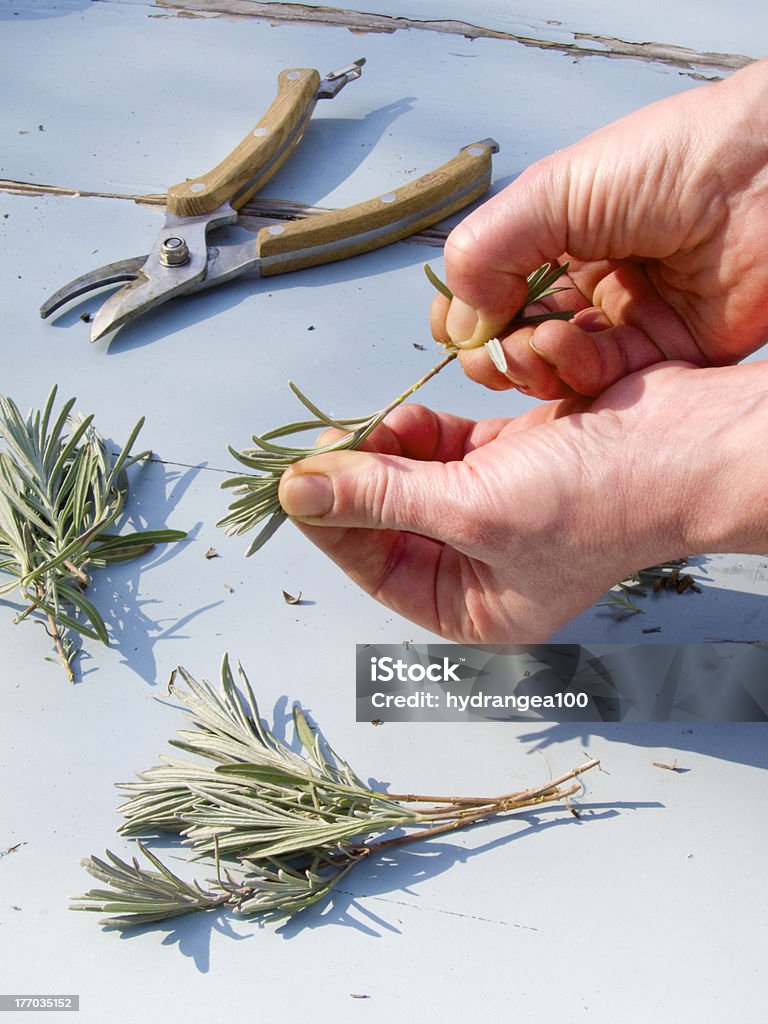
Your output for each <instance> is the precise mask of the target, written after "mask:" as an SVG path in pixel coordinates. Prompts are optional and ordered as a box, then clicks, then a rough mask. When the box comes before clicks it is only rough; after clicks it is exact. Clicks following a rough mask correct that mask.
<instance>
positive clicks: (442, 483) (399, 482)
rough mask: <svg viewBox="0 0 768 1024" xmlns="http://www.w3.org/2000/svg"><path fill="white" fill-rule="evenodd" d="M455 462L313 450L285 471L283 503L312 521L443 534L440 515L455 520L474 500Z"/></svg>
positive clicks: (298, 516) (294, 515) (286, 508)
mask: <svg viewBox="0 0 768 1024" xmlns="http://www.w3.org/2000/svg"><path fill="white" fill-rule="evenodd" d="M451 466H452V467H453V468H452V469H449V467H448V466H446V465H444V464H442V463H436V462H415V461H413V460H411V459H406V458H403V457H402V456H397V455H383V454H380V453H375V452H362V451H344V452H330V453H328V454H326V455H313V456H311V457H310V458H307V459H303V460H302V461H301V462H297V463H296V464H295V465H293V466H291V467H290V468H289V469H288V470H286V472H285V473H284V474H283V478H282V480H281V482H280V490H279V498H280V504H281V505H282V507H283V509H284V511H285V512H287V514H288V515H289V516H291V517H292V518H294V519H299V520H301V521H302V522H305V523H309V524H311V525H313V526H339V527H360V528H368V529H374V530H407V531H411V532H414V533H419V534H421V535H423V536H426V537H433V538H436V539H441V538H440V536H439V534H440V533H441V532H442V531H441V527H440V523H438V522H437V521H436V520H437V519H438V518H439V519H440V520H442V521H443V523H445V520H446V519H448V520H453V521H454V522H455V521H456V517H457V516H458V515H459V514H460V512H461V511H463V510H464V509H465V508H466V509H467V510H468V508H469V504H470V500H469V495H468V494H467V488H461V487H459V486H458V475H457V473H456V472H455V471H456V470H460V467H461V463H452V464H451Z"/></svg>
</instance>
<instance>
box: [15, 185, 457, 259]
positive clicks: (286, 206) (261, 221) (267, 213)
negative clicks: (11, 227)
mask: <svg viewBox="0 0 768 1024" xmlns="http://www.w3.org/2000/svg"><path fill="white" fill-rule="evenodd" d="M0 192H4V193H6V194H7V195H12V196H59V197H62V198H70V199H76V198H83V199H121V200H123V201H128V202H131V203H138V204H139V205H141V206H160V207H162V206H165V200H166V197H165V196H164V195H131V194H129V193H125V192H93V191H86V190H84V189H77V188H66V187H62V186H60V185H45V184H40V183H39V182H31V181H15V180H13V179H10V178H5V179H3V178H0ZM329 212H331V210H330V208H329V207H326V206H308V205H307V204H306V203H299V202H295V201H294V200H289V199H259V198H258V197H257V198H255V199H251V200H249V202H247V203H246V204H245V206H243V207H242V208H241V209H240V212H239V215H238V224H239V225H240V226H241V227H244V228H246V229H247V230H249V231H259V230H260V229H261V228H263V227H266V226H267V225H268V224H274V223H275V221H281V220H286V221H291V220H301V219H303V218H304V217H313V216H315V215H317V214H319V213H329ZM448 230H449V229H447V228H441V227H440V225H439V224H435V225H434V226H433V227H431V228H425V229H424V230H423V231H419V232H418V233H417V234H415V235H409V236H408V237H407V238H403V239H401V241H403V242H409V243H411V244H415V245H432V246H438V247H440V248H442V246H443V245H444V244H445V240H446V238H447V237H448Z"/></svg>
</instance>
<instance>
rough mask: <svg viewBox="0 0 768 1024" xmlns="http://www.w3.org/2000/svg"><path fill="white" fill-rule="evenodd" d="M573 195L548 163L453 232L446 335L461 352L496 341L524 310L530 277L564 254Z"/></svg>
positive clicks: (449, 244) (447, 263)
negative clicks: (565, 203) (567, 199)
mask: <svg viewBox="0 0 768 1024" xmlns="http://www.w3.org/2000/svg"><path fill="white" fill-rule="evenodd" d="M553 175H554V178H553ZM555 178H556V179H559V182H560V185H559V186H558V185H557V183H556V181H555V180H554V179H555ZM566 191H567V188H566V185H565V179H564V175H563V171H562V167H561V169H560V170H557V164H556V163H555V162H553V161H552V160H551V159H550V160H544V161H541V162H540V163H539V164H536V165H535V166H534V167H533V168H530V169H529V170H528V171H526V172H525V173H524V174H522V175H521V176H520V177H519V178H518V179H517V180H516V181H515V182H514V183H513V184H512V185H510V186H508V187H507V188H506V189H504V190H503V191H502V192H500V193H499V194H498V195H496V196H494V197H493V198H492V199H490V200H488V202H486V203H484V204H483V205H482V206H481V207H480V208H479V209H478V210H476V211H474V212H473V213H471V214H470V215H469V216H468V217H466V218H465V219H464V220H463V221H462V222H461V223H460V224H459V225H458V226H457V227H456V228H454V229H453V231H452V232H451V233H450V235H449V236H448V239H447V241H446V245H445V268H446V281H447V284H448V287H449V288H450V289H451V291H452V292H453V294H454V298H453V301H452V302H451V305H450V309H449V310H448V313H447V318H446V329H447V332H448V335H449V337H450V338H451V340H452V341H453V342H454V344H455V345H457V346H459V347H461V348H475V347H477V346H479V345H482V344H483V343H484V342H485V341H488V340H489V339H490V338H492V337H495V336H496V335H497V334H498V333H499V332H500V331H501V330H502V329H503V328H504V326H505V325H506V324H508V323H509V321H510V320H511V319H512V317H513V316H514V315H515V314H516V313H517V312H518V310H520V309H521V308H522V306H523V305H524V303H525V298H526V295H527V283H526V277H527V275H528V274H530V273H531V271H533V270H535V269H536V268H537V267H538V266H540V265H541V264H542V263H544V262H546V261H547V260H548V259H552V254H553V253H560V252H563V251H564V250H565V248H566V244H565V237H564V235H565V232H566V230H567V218H566V216H565V211H564V210H562V209H561V202H560V200H561V198H562V197H563V196H564V194H565V192H566Z"/></svg>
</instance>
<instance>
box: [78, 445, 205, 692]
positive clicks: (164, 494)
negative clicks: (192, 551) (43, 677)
mask: <svg viewBox="0 0 768 1024" xmlns="http://www.w3.org/2000/svg"><path fill="white" fill-rule="evenodd" d="M204 468H205V467H204V465H200V466H194V467H189V468H186V469H176V468H169V467H168V466H167V465H166V464H164V463H162V462H160V461H159V460H157V459H153V460H152V462H151V463H150V464H149V465H142V466H138V467H136V468H135V469H134V470H133V473H134V474H139V476H138V478H137V476H134V477H133V480H132V482H131V483H132V486H131V492H130V495H129V498H128V503H127V517H126V518H125V519H124V520H123V521H122V523H121V528H120V532H122V533H127V532H130V531H131V530H139V529H144V528H149V529H161V528H163V527H164V525H165V523H166V522H167V521H168V517H169V515H170V514H171V512H172V511H173V510H174V508H175V507H176V505H177V504H178V503H179V501H181V499H182V498H183V495H184V494H185V493H186V491H187V490H188V488H189V487H190V486H191V484H192V482H193V480H194V478H195V476H196V474H197V473H199V472H200V470H201V469H204ZM184 525H185V526H186V527H187V538H186V540H184V541H175V542H171V543H169V544H161V545H158V546H157V547H155V548H153V549H152V550H151V551H150V552H149V553H148V554H147V555H145V556H144V557H142V558H139V559H136V560H134V561H130V562H123V563H115V564H112V565H108V566H106V567H105V568H104V569H100V570H99V571H98V572H97V573H95V574H94V578H93V583H92V585H91V587H90V588H89V592H90V593H91V594H92V597H93V600H94V603H95V604H96V606H97V607H98V609H99V611H100V612H101V615H102V617H103V618H104V622H105V623H106V626H107V630H108V632H109V636H110V646H112V647H113V648H115V649H116V650H117V651H119V652H120V655H121V658H122V661H123V663H124V664H126V665H128V666H129V667H130V668H131V669H133V671H134V672H136V673H137V674H138V675H139V676H140V677H141V678H142V679H144V680H146V681H147V682H150V683H154V681H155V675H156V662H155V656H154V648H155V645H156V644H157V643H158V642H160V641H168V640H179V639H185V638H186V636H187V634H185V633H184V632H183V630H184V629H185V628H186V627H187V626H188V625H189V623H190V622H192V621H194V620H195V619H196V618H197V617H198V616H199V615H201V614H202V613H203V612H205V611H207V610H209V609H210V608H213V607H215V606H216V605H218V604H221V601H214V602H211V603H210V604H207V605H205V606H203V607H200V608H196V609H194V610H193V611H189V612H186V613H185V614H183V615H181V616H180V617H178V618H174V617H165V618H158V617H156V616H155V615H152V614H151V612H152V611H153V606H157V608H158V609H160V608H162V607H165V605H164V604H163V603H162V602H160V601H158V600H157V599H156V598H153V597H146V598H143V597H142V596H141V593H142V587H143V580H144V576H145V575H146V574H148V573H151V572H154V571H155V570H156V569H158V568H160V567H161V566H165V565H166V564H167V563H169V562H171V561H172V560H173V559H174V558H175V557H176V556H177V555H178V554H179V552H180V548H179V544H187V543H188V542H189V541H190V540H193V539H194V536H195V533H196V532H197V531H198V530H199V528H200V526H201V524H200V523H196V524H194V525H192V524H189V525H187V524H184ZM148 592H149V593H151V588H148ZM94 671H95V669H94ZM86 674H87V670H86V669H83V670H82V675H86Z"/></svg>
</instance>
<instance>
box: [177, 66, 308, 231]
mask: <svg viewBox="0 0 768 1024" xmlns="http://www.w3.org/2000/svg"><path fill="white" fill-rule="evenodd" d="M319 86H320V75H319V73H318V72H317V71H316V70H315V69H314V68H291V69H290V70H286V71H281V72H280V74H279V75H278V79H277V96H276V97H275V99H274V100H273V101H272V104H271V106H270V107H269V109H268V110H267V112H266V114H264V116H263V117H262V119H261V120H260V121H259V123H258V124H257V125H256V126H255V127H254V128H252V129H251V131H250V132H249V133H248V134H247V135H246V137H245V138H244V139H243V141H242V142H241V143H240V144H239V145H238V146H236V147H235V149H233V150H232V152H231V153H230V154H229V156H227V157H225V158H224V159H223V160H222V161H221V163H218V164H217V165H216V166H215V167H214V168H213V170H211V171H208V173H207V174H202V175H200V177H198V178H191V179H189V180H188V181H184V182H182V183H181V184H180V185H172V186H171V188H169V189H168V203H167V209H168V212H169V213H173V214H176V215H177V216H179V217H199V216H203V215H205V214H207V213H211V212H212V211H213V210H215V209H217V208H218V207H219V206H221V205H222V204H223V203H226V202H229V203H230V204H231V206H232V207H233V209H235V210H239V209H240V207H241V206H243V205H244V204H245V203H246V202H247V201H248V199H249V198H250V197H251V196H252V195H253V194H254V192H256V191H257V190H258V189H260V188H261V187H262V186H263V185H264V184H266V182H267V181H269V179H270V178H271V177H272V175H273V174H275V172H276V171H277V170H278V169H279V168H280V167H281V166H282V165H283V163H284V162H285V160H286V159H287V158H288V156H289V155H290V153H291V151H292V150H293V148H294V146H295V145H296V144H297V143H298V141H299V140H300V139H301V136H302V135H303V133H304V128H305V127H306V124H307V122H308V121H309V119H310V117H311V116H312V111H313V110H314V109H315V104H316V102H317V99H318V89H319Z"/></svg>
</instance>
